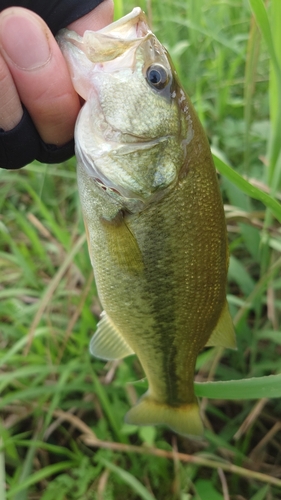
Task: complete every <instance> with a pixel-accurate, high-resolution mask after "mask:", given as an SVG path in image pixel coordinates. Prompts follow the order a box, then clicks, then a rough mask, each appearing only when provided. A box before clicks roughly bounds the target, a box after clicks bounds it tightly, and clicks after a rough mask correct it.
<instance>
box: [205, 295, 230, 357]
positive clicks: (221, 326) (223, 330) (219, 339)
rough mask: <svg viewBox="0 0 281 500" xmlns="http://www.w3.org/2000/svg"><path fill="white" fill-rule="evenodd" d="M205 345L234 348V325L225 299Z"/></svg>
mask: <svg viewBox="0 0 281 500" xmlns="http://www.w3.org/2000/svg"><path fill="white" fill-rule="evenodd" d="M206 346H221V347H229V348H231V349H236V338H235V332H234V326H233V322H232V318H231V316H230V313H229V309H228V303H227V301H225V305H224V308H223V310H222V312H221V315H220V318H219V320H218V323H217V325H216V328H215V329H214V331H213V332H212V334H211V336H210V338H209V340H208V342H207V344H206Z"/></svg>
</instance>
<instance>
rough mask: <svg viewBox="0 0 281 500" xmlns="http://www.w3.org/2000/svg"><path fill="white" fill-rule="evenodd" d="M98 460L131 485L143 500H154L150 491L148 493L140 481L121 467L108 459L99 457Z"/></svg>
mask: <svg viewBox="0 0 281 500" xmlns="http://www.w3.org/2000/svg"><path fill="white" fill-rule="evenodd" d="M99 462H100V463H102V464H103V465H105V467H107V469H109V470H111V471H112V472H114V473H115V474H117V476H119V477H120V479H122V481H124V483H126V484H128V485H129V486H131V488H132V489H133V490H134V491H135V492H136V493H137V494H138V495H139V497H140V498H143V500H155V497H154V496H152V495H151V493H149V491H148V490H147V489H146V488H145V487H144V486H143V485H142V484H141V483H140V481H139V480H138V479H136V478H135V477H134V476H132V474H130V473H129V472H127V471H125V470H123V469H121V467H118V466H117V465H114V464H113V463H111V462H109V461H108V460H105V459H104V458H100V459H99Z"/></svg>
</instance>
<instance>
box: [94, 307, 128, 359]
mask: <svg viewBox="0 0 281 500" xmlns="http://www.w3.org/2000/svg"><path fill="white" fill-rule="evenodd" d="M90 352H91V354H92V355H93V356H95V357H96V358H101V359H122V358H125V357H126V356H130V355H131V354H134V351H133V350H132V349H131V348H130V346H129V345H128V344H127V342H126V341H125V340H124V338H123V337H122V335H121V334H120V333H119V332H118V330H117V329H116V328H115V326H114V324H113V323H112V321H111V320H110V318H109V317H108V316H107V314H106V313H105V312H103V313H102V317H101V320H100V321H99V323H98V327H97V331H96V333H95V335H94V336H93V338H92V340H91V342H90Z"/></svg>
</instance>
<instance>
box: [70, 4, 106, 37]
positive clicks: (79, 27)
mask: <svg viewBox="0 0 281 500" xmlns="http://www.w3.org/2000/svg"><path fill="white" fill-rule="evenodd" d="M113 11H114V4H113V0H104V1H103V2H102V3H100V4H99V5H98V6H97V7H96V8H95V9H94V10H92V11H91V12H89V13H88V14H86V15H85V16H83V17H81V18H80V19H78V20H77V21H74V22H73V23H71V24H69V26H68V29H70V30H74V31H76V33H78V35H81V36H82V35H83V33H84V31H85V30H93V31H97V30H100V29H102V28H104V27H105V26H107V25H108V24H110V23H112V21H113Z"/></svg>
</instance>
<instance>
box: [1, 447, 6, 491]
mask: <svg viewBox="0 0 281 500" xmlns="http://www.w3.org/2000/svg"><path fill="white" fill-rule="evenodd" d="M1 447H2V438H0V448H1ZM0 498H1V500H6V481H5V455H4V451H3V450H2V449H0Z"/></svg>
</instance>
